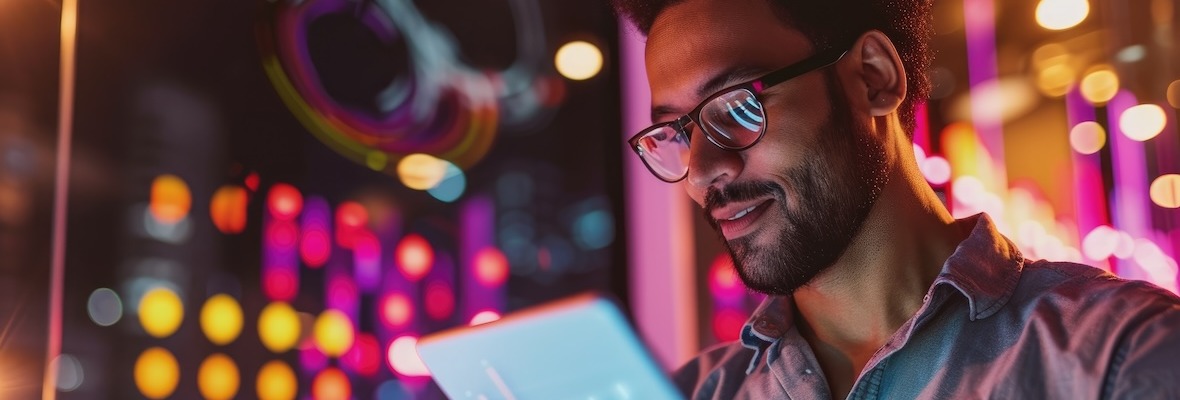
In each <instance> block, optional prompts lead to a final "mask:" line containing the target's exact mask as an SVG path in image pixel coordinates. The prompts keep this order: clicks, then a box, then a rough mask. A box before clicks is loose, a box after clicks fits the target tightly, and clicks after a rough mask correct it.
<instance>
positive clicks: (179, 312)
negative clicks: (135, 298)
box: [137, 287, 184, 338]
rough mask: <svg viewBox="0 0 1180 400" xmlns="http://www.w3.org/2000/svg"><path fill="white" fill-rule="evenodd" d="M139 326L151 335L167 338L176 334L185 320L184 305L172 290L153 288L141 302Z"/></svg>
mask: <svg viewBox="0 0 1180 400" xmlns="http://www.w3.org/2000/svg"><path fill="white" fill-rule="evenodd" d="M137 310H138V311H137V312H138V313H139V324H140V325H142V326H143V330H144V331H146V332H147V333H148V334H149V335H152V336H154V337H157V338H166V337H168V336H171V335H172V333H174V332H176V329H177V328H179V327H180V322H181V321H183V320H184V304H183V303H181V301H180V296H177V295H176V292H173V291H172V290H171V289H168V288H164V287H157V288H153V289H151V290H149V291H147V293H145V294H144V295H143V298H142V299H140V300H139V307H138V308H137Z"/></svg>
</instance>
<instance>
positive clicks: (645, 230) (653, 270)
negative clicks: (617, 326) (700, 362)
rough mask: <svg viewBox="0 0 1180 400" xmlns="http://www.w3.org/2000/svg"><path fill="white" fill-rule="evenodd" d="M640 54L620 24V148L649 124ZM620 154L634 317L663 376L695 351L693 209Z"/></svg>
mask: <svg viewBox="0 0 1180 400" xmlns="http://www.w3.org/2000/svg"><path fill="white" fill-rule="evenodd" d="M643 48H644V38H643V36H642V35H641V34H640V33H639V31H638V30H636V29H635V28H634V27H633V26H632V25H631V24H630V23H629V22H627V21H625V20H620V21H619V49H620V53H621V54H620V56H619V61H620V70H621V71H622V85H623V87H622V90H621V92H622V95H623V99H622V100H623V101H622V103H623V132H622V133H623V135H622V138H621V140H620V141H619V143H620V144H625V143H626V139H627V138H629V137H630V136H631V134H633V133H635V132H639V130H641V129H643V128H644V127H645V126H646V125H649V124H650V123H651V109H650V108H651V95H650V94H649V93H648V83H647V74H646V72H645V71H644V62H643ZM623 153H624V154H623V160H624V164H625V165H624V174H625V175H624V180H625V181H626V193H625V196H626V204H627V215H628V216H629V218H628V220H627V222H626V223H627V232H628V234H627V238H628V242H627V248H628V250H629V254H628V260H627V266H628V268H627V269H628V271H629V274H630V275H629V277H628V278H629V279H628V280H629V281H630V297H631V311H632V312H633V315H634V317H635V324H636V325H637V326H638V329H639V333H640V335H642V337H643V338H644V340H645V342H646V343H647V344H648V345H650V346H652V352H653V353H654V354H655V356H656V359H657V360H658V361H659V362H660V363H661V365H663V366H664V368H666V369H671V368H676V367H679V366H680V365H681V364H683V363H684V362H685V361H687V360H688V359H689V358H690V357H692V356H693V354H695V353H696V352H697V351H698V350H699V347H700V340H699V338H698V333H697V332H698V331H699V329H698V322H697V314H698V311H699V308H698V306H697V296H696V279H695V278H696V273H695V264H694V257H695V254H694V251H693V245H692V232H693V224H692V213H691V208H690V206H689V200H688V199H687V198H686V196H685V195H684V191H683V189H681V188H680V186H679V185H669V184H666V183H664V182H662V181H660V180H658V179H656V178H655V177H653V176H651V173H650V172H648V171H647V168H646V167H644V166H643V162H642V161H640V160H639V159H638V158H637V157H635V154H634V153H633V152H632V151H631V150H630V149H624V150H623Z"/></svg>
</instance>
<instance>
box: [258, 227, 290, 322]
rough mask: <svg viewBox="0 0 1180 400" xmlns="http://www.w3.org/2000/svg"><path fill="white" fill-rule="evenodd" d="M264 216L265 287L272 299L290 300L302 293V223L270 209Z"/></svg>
mask: <svg viewBox="0 0 1180 400" xmlns="http://www.w3.org/2000/svg"><path fill="white" fill-rule="evenodd" d="M262 220H263V236H264V237H263V240H262V271H261V276H262V291H263V293H264V294H266V296H267V297H268V298H270V299H271V300H278V301H291V300H293V299H294V298H295V296H296V295H298V293H299V254H298V248H297V246H298V242H299V225H298V224H297V223H296V222H295V221H294V220H282V219H278V218H275V217H273V216H271V215H269V213H268V214H267V215H265V216H263V218H262Z"/></svg>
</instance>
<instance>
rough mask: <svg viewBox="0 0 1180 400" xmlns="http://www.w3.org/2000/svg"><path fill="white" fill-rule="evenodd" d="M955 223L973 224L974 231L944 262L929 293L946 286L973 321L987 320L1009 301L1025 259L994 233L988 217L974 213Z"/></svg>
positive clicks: (1004, 239) (1002, 237) (999, 235)
mask: <svg viewBox="0 0 1180 400" xmlns="http://www.w3.org/2000/svg"><path fill="white" fill-rule="evenodd" d="M958 223H961V224H971V223H974V224H975V228H974V229H972V230H971V234H970V235H969V236H967V239H965V240H963V242H962V243H959V246H958V247H957V248H956V249H955V252H954V253H953V254H951V256H950V258H947V260H946V262H945V263H943V266H942V272H940V273H939V274H938V277H937V278H935V279H934V284H933V285H932V286H931V292H933V291H934V289H936V288H938V287H939V286H941V285H949V286H951V287H953V288H955V289H957V290H958V291H959V292H960V293H962V294H963V296H965V297H966V298H967V301H968V303H969V305H970V307H971V316H970V318H971V320H972V321H974V320H978V319H982V318H987V317H989V316H991V315H992V314H995V313H996V311H999V309H1000V307H1002V306H1003V305H1004V304H1006V303H1007V302H1008V299H1010V298H1012V293H1013V292H1014V291H1015V290H1016V283H1017V282H1019V281H1020V275H1021V273H1022V272H1023V270H1024V256H1022V255H1021V254H1020V250H1018V249H1017V248H1016V245H1014V244H1012V242H1011V241H1009V240H1008V239H1007V238H1005V237H1004V236H1003V235H1001V234H1000V232H999V231H998V230H996V226H995V224H994V223H992V220H991V217H988V215H987V214H983V213H980V214H976V215H974V216H972V217H968V218H965V219H962V220H959V221H958Z"/></svg>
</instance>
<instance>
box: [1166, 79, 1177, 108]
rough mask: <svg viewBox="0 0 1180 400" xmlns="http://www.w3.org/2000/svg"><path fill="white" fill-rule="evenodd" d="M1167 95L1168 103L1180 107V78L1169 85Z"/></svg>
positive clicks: (1173, 106)
mask: <svg viewBox="0 0 1180 400" xmlns="http://www.w3.org/2000/svg"><path fill="white" fill-rule="evenodd" d="M1167 95H1168V104H1170V105H1172V108H1180V80H1175V81H1172V83H1171V84H1169V85H1168V94H1167Z"/></svg>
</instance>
